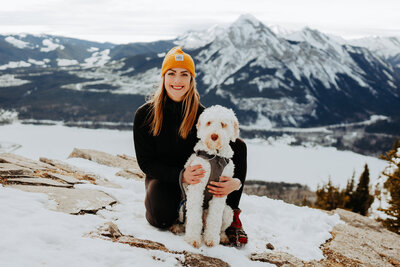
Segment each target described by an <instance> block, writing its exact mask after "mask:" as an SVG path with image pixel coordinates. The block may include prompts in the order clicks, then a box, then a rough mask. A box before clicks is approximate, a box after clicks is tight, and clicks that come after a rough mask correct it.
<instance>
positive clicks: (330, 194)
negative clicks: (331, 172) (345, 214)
mask: <svg viewBox="0 0 400 267" xmlns="http://www.w3.org/2000/svg"><path fill="white" fill-rule="evenodd" d="M315 193H316V196H317V200H316V202H315V207H317V208H320V209H324V210H333V209H336V208H338V207H339V203H340V193H339V188H338V187H335V186H333V185H332V181H331V179H329V181H328V183H327V184H326V185H323V186H322V187H321V188H320V187H319V186H318V188H317V191H316V192H315Z"/></svg>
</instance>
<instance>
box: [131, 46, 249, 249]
mask: <svg viewBox="0 0 400 267" xmlns="http://www.w3.org/2000/svg"><path fill="white" fill-rule="evenodd" d="M203 110H204V106H203V105H201V104H200V97H199V93H198V92H197V89H196V82H195V66H194V62H193V59H192V58H191V56H190V55H188V54H186V53H184V52H183V51H182V48H181V47H174V48H173V49H171V50H170V51H169V52H168V54H167V55H166V56H165V58H164V61H163V64H162V68H161V84H160V87H159V88H158V90H157V91H156V92H155V93H154V95H153V96H152V98H151V99H150V100H149V101H148V102H147V103H145V104H144V105H143V106H141V107H140V108H138V110H137V111H136V113H135V119H134V125H133V132H134V144H135V151H136V157H137V160H138V163H139V166H140V168H141V169H142V171H143V172H144V173H145V174H146V180H145V186H146V199H145V206H146V219H147V221H148V222H149V223H150V224H151V225H153V226H155V227H158V228H162V229H166V228H169V227H170V226H171V225H172V224H173V223H175V221H176V219H177V218H178V208H179V204H180V202H181V200H182V198H181V197H182V192H181V189H180V185H179V176H180V175H182V182H183V183H187V184H196V183H198V182H199V181H200V179H202V178H203V177H204V172H205V171H204V170H203V169H202V168H201V165H195V166H189V167H188V168H186V169H184V168H183V166H184V164H185V162H186V161H187V159H188V158H189V156H190V155H191V154H192V153H193V148H194V146H195V144H196V143H197V141H198V139H197V137H196V126H195V125H196V123H197V119H198V118H199V115H200V114H201V112H203ZM230 145H231V147H232V149H233V151H234V156H233V159H232V160H233V162H234V164H235V173H234V177H236V178H232V177H220V182H213V183H214V184H213V185H210V186H209V191H210V193H212V194H213V195H214V196H216V197H223V196H226V195H228V197H227V204H228V205H229V206H231V207H232V209H233V210H234V220H233V223H232V225H231V226H230V227H229V228H228V229H227V230H226V232H227V235H228V237H229V239H230V241H231V243H232V244H233V245H243V244H246V243H247V235H246V233H245V232H244V230H243V229H242V224H241V222H240V219H239V214H240V209H239V207H238V205H239V201H240V197H241V194H242V190H243V187H242V186H241V185H242V184H244V181H245V178H246V167H247V165H246V157H247V155H246V153H247V150H246V144H245V143H244V142H243V141H242V140H241V139H237V141H236V142H231V143H230Z"/></svg>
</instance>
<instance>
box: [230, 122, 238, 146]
mask: <svg viewBox="0 0 400 267" xmlns="http://www.w3.org/2000/svg"><path fill="white" fill-rule="evenodd" d="M238 138H239V122H238V120H237V119H236V118H235V120H234V121H233V135H232V138H231V141H232V142H235V141H236V139H238Z"/></svg>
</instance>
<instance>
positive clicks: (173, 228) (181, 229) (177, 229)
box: [168, 223, 185, 235]
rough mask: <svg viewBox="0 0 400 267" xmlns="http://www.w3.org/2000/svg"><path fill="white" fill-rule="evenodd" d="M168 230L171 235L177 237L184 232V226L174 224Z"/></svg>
mask: <svg viewBox="0 0 400 267" xmlns="http://www.w3.org/2000/svg"><path fill="white" fill-rule="evenodd" d="M168 230H170V231H171V232H172V233H174V234H176V235H178V234H182V233H184V232H185V226H184V225H183V224H181V223H176V224H174V225H172V226H171V227H170V228H169V229H168Z"/></svg>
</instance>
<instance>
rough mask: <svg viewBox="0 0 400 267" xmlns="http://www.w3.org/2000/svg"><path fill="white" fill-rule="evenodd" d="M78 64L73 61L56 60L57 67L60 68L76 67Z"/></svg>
mask: <svg viewBox="0 0 400 267" xmlns="http://www.w3.org/2000/svg"><path fill="white" fill-rule="evenodd" d="M77 64H79V62H78V61H77V60H75V59H65V58H57V65H58V66H60V67H65V66H71V65H77Z"/></svg>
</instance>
